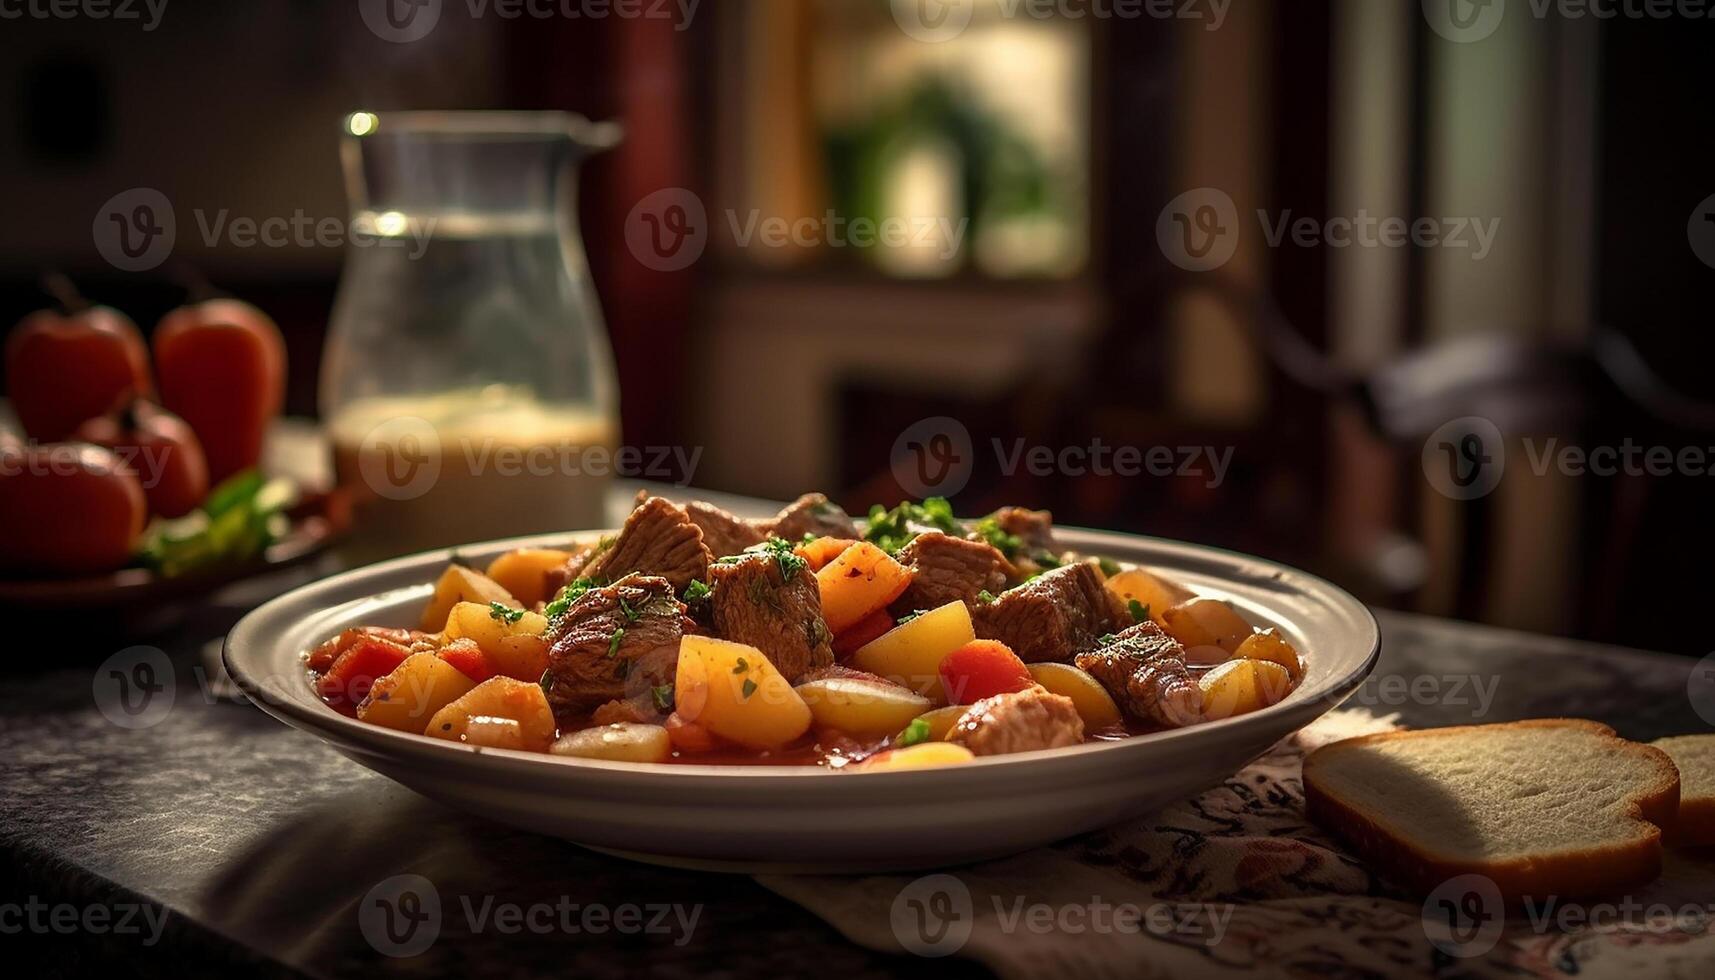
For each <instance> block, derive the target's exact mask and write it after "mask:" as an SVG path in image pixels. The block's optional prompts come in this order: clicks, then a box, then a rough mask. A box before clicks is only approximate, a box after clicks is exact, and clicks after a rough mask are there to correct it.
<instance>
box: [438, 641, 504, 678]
mask: <svg viewBox="0 0 1715 980" xmlns="http://www.w3.org/2000/svg"><path fill="white" fill-rule="evenodd" d="M439 656H440V658H441V659H442V660H445V661H446V662H447V663H449V664H452V665H453V666H454V667H456V668H457V669H458V672H459V673H461V674H463V675H465V676H466V677H468V678H470V679H471V680H473V681H475V682H476V683H478V684H481V683H482V682H483V681H486V680H488V679H489V678H490V677H493V676H494V675H496V674H498V673H500V671H498V670H496V669H495V667H494V662H493V661H491V660H489V659H488V654H486V653H483V652H482V648H481V647H479V646H477V645H476V644H475V643H474V642H473V641H471V640H454V641H453V642H451V643H449V644H447V645H446V646H444V647H441V649H440V650H439Z"/></svg>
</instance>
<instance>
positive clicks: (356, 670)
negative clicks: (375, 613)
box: [316, 636, 411, 704]
mask: <svg viewBox="0 0 1715 980" xmlns="http://www.w3.org/2000/svg"><path fill="white" fill-rule="evenodd" d="M410 655H411V651H410V650H409V649H407V648H405V647H403V646H401V645H399V644H397V643H392V642H389V641H387V640H383V639H380V638H379V637H374V636H365V637H363V638H362V639H360V640H358V641H357V642H356V643H353V644H352V645H351V646H350V647H349V648H347V649H346V651H345V652H344V653H342V654H340V655H339V659H338V660H335V661H334V662H333V666H332V667H329V668H328V672H327V673H325V674H323V675H322V676H321V679H319V680H318V681H316V693H317V694H320V695H321V696H322V698H323V699H324V700H326V701H327V702H328V703H330V704H357V703H358V702H359V701H362V700H363V698H364V696H365V695H367V694H368V693H369V688H370V685H372V684H374V683H375V682H376V681H377V680H379V679H381V678H383V677H386V676H387V675H388V674H391V673H393V671H394V670H395V669H397V668H398V666H399V665H400V664H402V663H404V662H405V658H406V657H409V656H410Z"/></svg>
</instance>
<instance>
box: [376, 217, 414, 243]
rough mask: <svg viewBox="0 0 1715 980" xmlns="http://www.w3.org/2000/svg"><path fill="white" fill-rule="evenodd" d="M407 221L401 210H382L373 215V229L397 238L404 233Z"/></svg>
mask: <svg viewBox="0 0 1715 980" xmlns="http://www.w3.org/2000/svg"><path fill="white" fill-rule="evenodd" d="M408 223H409V222H408V221H407V219H406V218H405V215H404V212H401V211H383V212H381V213H380V214H378V215H376V216H375V231H376V233H377V234H381V235H386V236H387V237H388V238H397V237H398V236H400V235H403V234H404V233H405V227H406V225H407V224H408Z"/></svg>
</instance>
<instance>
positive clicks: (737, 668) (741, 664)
mask: <svg viewBox="0 0 1715 980" xmlns="http://www.w3.org/2000/svg"><path fill="white" fill-rule="evenodd" d="M749 669H750V663H749V662H748V661H746V660H745V659H744V658H743V657H740V658H738V663H737V664H735V665H734V666H733V668H732V672H733V673H735V674H742V673H744V672H745V671H747V670H749Z"/></svg>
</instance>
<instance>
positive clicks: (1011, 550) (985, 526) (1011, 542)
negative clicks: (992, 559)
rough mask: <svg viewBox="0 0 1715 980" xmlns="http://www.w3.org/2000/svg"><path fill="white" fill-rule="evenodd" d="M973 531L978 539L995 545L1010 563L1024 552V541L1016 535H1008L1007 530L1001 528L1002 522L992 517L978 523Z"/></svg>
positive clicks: (995, 548)
mask: <svg viewBox="0 0 1715 980" xmlns="http://www.w3.org/2000/svg"><path fill="white" fill-rule="evenodd" d="M973 530H975V531H976V533H977V537H979V538H982V539H983V540H984V541H987V542H988V543H989V544H991V545H993V546H994V550H996V551H998V552H1000V553H1001V554H1002V555H1005V556H1006V558H1007V560H1008V561H1011V560H1012V559H1014V558H1016V557H1018V553H1019V552H1020V551H1023V550H1024V540H1023V539H1022V538H1020V537H1019V536H1018V535H1016V534H1008V533H1007V532H1006V529H1005V528H1003V527H1001V526H1000V522H999V521H997V520H995V519H994V518H992V517H985V518H983V519H982V520H980V521H978V522H977V526H976V527H975V528H974V529H973Z"/></svg>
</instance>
